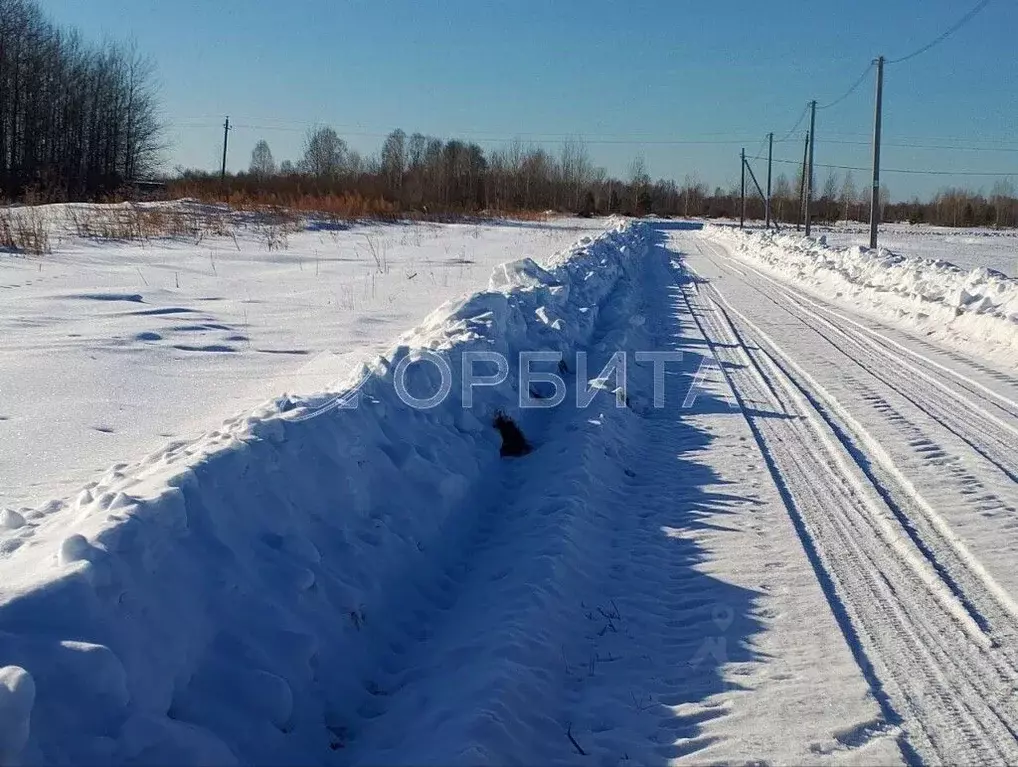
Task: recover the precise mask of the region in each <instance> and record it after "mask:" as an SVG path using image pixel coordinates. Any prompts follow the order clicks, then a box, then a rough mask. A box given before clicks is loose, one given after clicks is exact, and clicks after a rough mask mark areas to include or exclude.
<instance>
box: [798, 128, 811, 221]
mask: <svg viewBox="0 0 1018 767" xmlns="http://www.w3.org/2000/svg"><path fill="white" fill-rule="evenodd" d="M808 155H809V131H807V132H806V141H805V143H804V144H803V145H802V170H801V171H800V173H799V215H798V216H797V217H796V219H795V231H797V232H798V231H799V229H800V228H801V227H802V213H803V209H804V208H805V207H806V157H807V156H808Z"/></svg>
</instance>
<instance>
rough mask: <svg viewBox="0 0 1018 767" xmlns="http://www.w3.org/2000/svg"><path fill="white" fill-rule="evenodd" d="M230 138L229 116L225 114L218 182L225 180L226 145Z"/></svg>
mask: <svg viewBox="0 0 1018 767" xmlns="http://www.w3.org/2000/svg"><path fill="white" fill-rule="evenodd" d="M229 140H230V117H229V115H227V117H226V122H225V123H223V166H222V168H221V169H220V171H219V183H221V184H222V183H225V182H226V146H227V144H228V143H229Z"/></svg>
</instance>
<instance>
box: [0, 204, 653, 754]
mask: <svg viewBox="0 0 1018 767" xmlns="http://www.w3.org/2000/svg"><path fill="white" fill-rule="evenodd" d="M647 247H648V246H647V235H646V233H645V231H644V229H643V227H642V225H640V224H632V223H624V222H612V224H611V226H610V228H609V229H608V230H607V231H606V232H605V233H604V234H602V235H600V236H598V237H597V238H589V237H585V238H583V239H582V240H580V242H579V243H578V244H577V245H576V246H574V247H573V248H571V249H569V250H567V251H564V252H562V253H560V254H557V255H556V256H553V257H552V258H550V259H549V260H548V261H547V262H546V264H545V265H544V266H543V267H542V266H540V265H538V264H537V263H535V262H534V261H532V260H530V259H524V260H522V261H517V262H512V263H510V264H505V265H503V266H501V267H499V268H498V269H496V270H495V273H494V274H493V275H492V277H491V280H490V283H489V288H488V290H485V291H481V292H478V293H474V294H472V295H470V296H468V297H466V298H464V299H461V300H458V301H454V302H449V303H447V304H445V305H443V306H442V307H440V308H439V309H437V310H436V311H435V312H434V313H432V314H431V315H430V316H429V317H428V318H427V319H426V320H425V321H424V322H423V323H422V324H421V325H420V326H419V327H418V328H416V329H414V330H413V331H411V332H409V333H407V334H405V335H404V336H403V337H401V338H400V339H399V341H398V343H397V345H396V346H395V347H394V348H393V350H392V351H391V352H390V353H389V354H387V355H386V356H385V357H382V358H378V359H377V360H376V361H375V362H373V363H372V364H371V365H368V366H365V367H363V368H362V369H360V370H357V371H354V372H353V373H352V374H351V375H350V376H349V377H348V378H347V379H345V380H344V381H343V382H341V383H340V385H338V386H337V387H336V388H335V390H334V391H330V392H322V393H320V394H317V395H314V396H311V397H304V398H296V397H288V396H282V397H279V398H277V399H275V400H273V401H271V402H268V403H266V404H264V405H263V406H261V407H259V408H257V409H255V410H254V411H252V412H249V413H246V414H244V415H241V416H238V417H236V418H233V419H230V420H228V421H226V422H225V423H224V424H223V426H222V427H220V428H219V429H218V430H215V431H212V432H210V433H208V434H206V435H205V436H203V437H202V438H200V439H198V440H196V441H194V442H191V443H174V444H171V445H169V446H167V447H166V448H165V449H163V450H161V451H159V452H157V453H154V454H153V455H150V456H148V457H147V458H145V459H144V460H142V461H140V462H139V463H137V464H134V465H130V466H127V465H118V466H115V467H114V468H113V469H112V470H111V471H110V472H109V473H107V474H106V475H105V476H103V477H102V478H101V479H100V480H99V481H98V482H95V483H92V484H91V485H89V486H87V487H86V488H85V489H84V490H82V492H81V493H80V495H79V496H78V497H77V498H75V499H70V500H62V501H52V502H50V503H48V504H45V505H43V506H41V507H39V508H37V509H35V510H34V511H32V512H30V513H28V514H26V515H23V516H22V515H13V514H8V515H6V516H2V517H0V659H2V661H3V664H2V665H4V666H5V667H4V668H0V761H2V762H3V763H5V764H6V763H18V762H19V761H22V762H27V763H69V764H87V763H91V764H94V763H136V762H146V763H155V762H158V763H176V764H189V763H216V764H230V763H237V762H241V763H251V762H287V763H306V762H312V761H314V762H319V761H321V754H322V753H323V749H326V751H325V753H327V749H329V748H332V749H333V750H336V749H339V748H343V747H344V745H343V732H342V725H341V724H340V722H342V721H343V720H344V719H348V718H349V715H350V712H349V711H347V709H348V708H349V707H350V706H353V705H355V703H354V701H357V700H359V698H360V697H362V696H363V693H364V689H363V685H364V680H363V679H360V678H359V675H358V673H357V672H358V669H359V668H360V667H361V666H362V665H363V662H364V661H365V660H366V659H368V658H370V657H372V655H373V653H375V652H376V649H375V648H373V647H371V646H370V642H369V641H368V636H369V632H365V631H362V629H363V628H364V626H365V624H367V623H369V622H371V621H372V620H376V619H378V618H379V616H382V615H384V614H386V613H388V612H391V611H392V610H398V609H399V606H400V604H401V593H400V589H403V588H406V583H407V582H408V579H409V580H410V581H412V579H413V573H414V572H415V569H417V568H420V567H422V566H424V567H426V566H427V562H428V560H429V558H430V557H433V556H434V553H433V552H435V551H439V550H440V549H441V547H442V546H443V542H444V540H445V538H446V537H447V536H449V535H450V534H454V533H455V530H454V529H450V525H451V524H452V523H451V522H450V515H451V513H452V511H453V510H454V509H456V508H460V509H462V508H464V505H465V504H469V503H470V499H471V498H472V497H483V493H484V491H485V487H484V480H485V476H486V473H487V472H488V471H489V470H490V469H491V468H492V467H494V466H496V465H497V462H498V461H499V460H501V459H500V458H499V437H498V434H497V432H496V431H495V430H494V429H493V428H492V426H491V423H492V419H493V417H494V415H495V414H496V413H498V412H503V413H506V414H507V415H509V416H510V417H512V418H513V419H514V420H516V421H517V422H518V423H519V424H520V425H521V426H522V428H523V430H524V432H526V431H527V429H528V425H529V420H528V418H529V412H530V411H520V410H519V408H518V406H517V401H518V396H517V392H516V385H517V384H516V381H517V370H516V365H515V362H513V361H514V360H516V358H517V355H518V353H519V352H521V351H534V350H551V351H558V352H563V353H568V352H571V351H573V350H576V349H577V348H580V347H582V346H583V345H584V344H585V343H587V342H589V341H590V339H591V336H592V333H593V332H594V328H595V324H596V322H597V319H598V315H599V314H601V313H603V312H604V311H605V310H610V308H611V301H612V295H613V292H614V291H615V288H616V285H617V284H618V283H619V280H620V279H621V278H622V277H624V276H625V275H626V274H627V270H628V269H629V266H630V265H631V264H632V263H634V261H635V259H637V258H639V257H640V256H641V255H643V254H644V253H645V252H646V249H647ZM478 350H484V351H497V352H500V353H501V354H503V355H505V357H506V358H508V359H509V360H510V371H509V375H508V378H507V379H506V381H505V382H504V383H502V384H500V385H498V386H490V387H484V388H479V389H475V390H474V392H473V404H472V407H470V408H469V409H468V408H465V407H463V392H461V390H460V364H459V361H460V359H461V358H462V355H463V353H464V352H466V351H478ZM429 352H438V353H440V354H442V355H444V356H445V358H446V359H447V360H448V361H449V362H450V367H451V370H452V372H453V382H452V384H453V385H452V388H451V391H450V394H449V396H448V397H447V398H446V399H445V401H444V402H442V403H441V404H440V405H438V406H437V407H434V408H432V409H428V410H418V409H413V408H410V407H409V406H407V405H406V404H404V402H402V401H401V400H400V398H399V397H398V396H397V395H396V393H395V390H394V380H393V378H394V371H395V369H396V367H397V366H398V365H399V362H400V361H401V360H403V359H404V358H409V359H410V360H411V361H419V360H421V359H422V358H423V357H424V356H426V355H427V354H428V353H429ZM440 383H441V382H440V377H439V373H438V370H437V369H436V368H435V366H434V365H432V364H428V363H427V362H420V363H419V364H412V365H411V366H410V367H409V368H408V369H407V371H406V385H407V389H408V390H409V392H411V393H412V394H414V396H417V397H420V398H425V397H428V396H430V395H431V394H432V393H434V392H435V390H436V389H437V388H438V387H439V384H440ZM354 388H356V390H357V391H356V394H354V393H353V389H354ZM344 394H346V395H351V396H348V397H346V398H345V399H346V400H349V401H354V399H356V402H357V407H355V408H348V407H335V406H334V403H335V402H336V399H337V397H341V396H342V395H344ZM319 412H320V414H319V415H317V416H316V417H308V416H311V415H313V414H316V413H319ZM15 517H17V519H15ZM407 618H408V619H410V620H412V616H407Z"/></svg>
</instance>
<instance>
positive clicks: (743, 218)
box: [739, 147, 746, 229]
mask: <svg viewBox="0 0 1018 767" xmlns="http://www.w3.org/2000/svg"><path fill="white" fill-rule="evenodd" d="M739 157H740V159H741V160H742V208H741V209H740V210H741V212H740V213H739V228H740V229H742V228H743V227H744V226H745V225H746V148H745V147H743V149H742V154H741V155H739Z"/></svg>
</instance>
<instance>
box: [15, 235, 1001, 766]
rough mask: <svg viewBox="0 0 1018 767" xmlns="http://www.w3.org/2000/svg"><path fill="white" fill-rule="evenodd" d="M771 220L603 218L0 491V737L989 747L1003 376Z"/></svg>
mask: <svg viewBox="0 0 1018 767" xmlns="http://www.w3.org/2000/svg"><path fill="white" fill-rule="evenodd" d="M768 247H769V248H772V246H771V245H769V246H768ZM772 250H773V248H772ZM772 250H771V251H768V253H769V255H768V257H767V258H766V259H764V258H760V259H757V260H755V256H754V253H755V251H754V249H753V244H752V242H751V241H746V242H743V243H741V244H740V245H739V247H735V246H734V245H733V244H732V238H731V237H729V236H727V235H726V234H725V233H723V232H720V233H719V232H717V231H715V230H701V229H700V227H699V226H698V225H694V224H683V223H678V222H641V223H630V224H616V223H613V224H612V225H610V226H609V227H608V229H607V230H606V231H604V232H603V233H600V234H597V236H594V235H593V234H592V235H590V236H587V237H585V238H584V239H583V240H581V241H580V242H579V243H577V245H576V246H575V247H574V248H572V249H570V250H567V251H564V252H562V253H559V254H557V255H555V256H553V257H550V258H545V259H541V263H540V264H538V263H537V262H535V261H534V260H531V259H523V260H520V261H516V262H513V263H511V264H506V265H504V266H501V267H499V268H497V269H496V270H495V272H494V273H493V275H492V277H491V279H490V281H489V285H488V288H487V290H482V291H479V292H477V293H474V294H472V295H470V296H468V297H466V298H464V299H461V300H457V301H454V302H450V303H447V304H445V305H443V306H442V307H441V308H439V309H438V310H436V311H435V312H434V313H433V314H431V315H429V316H428V318H427V319H426V320H425V321H424V322H423V323H422V324H421V325H420V326H419V327H418V328H416V329H415V330H414V331H411V332H409V333H406V334H404V335H403V336H402V337H401V338H400V340H399V342H398V345H397V346H396V347H394V348H393V349H391V350H390V351H389V352H387V353H386V356H385V357H384V358H382V359H379V360H378V361H376V362H375V363H373V364H372V365H369V366H366V367H365V368H363V369H362V370H361V371H360V372H358V373H355V374H354V375H352V376H351V378H350V380H349V381H348V382H346V383H345V384H343V385H340V386H338V387H336V388H335V389H333V390H331V391H325V392H321V393H319V394H317V395H313V396H309V397H293V396H290V397H280V398H278V399H277V400H275V401H273V402H270V403H268V404H267V405H265V406H263V407H261V408H259V409H258V410H256V411H254V412H251V413H249V414H246V415H244V416H240V417H237V418H234V419H231V420H229V421H227V422H226V423H224V424H223V426H222V427H221V428H220V429H218V430H217V431H214V432H211V433H209V434H207V435H205V436H204V437H202V438H200V439H198V440H195V441H192V442H176V443H172V444H171V445H169V446H167V447H166V448H165V449H163V450H159V451H156V452H155V453H152V454H151V455H149V456H148V457H147V458H145V459H144V460H142V461H141V462H139V463H137V464H134V465H130V466H123V465H121V466H118V467H116V468H115V470H113V471H111V472H109V473H108V474H106V475H104V476H103V477H102V478H101V479H99V480H98V481H97V482H94V483H91V484H90V485H89V486H88V487H87V488H86V489H85V490H83V491H82V492H81V493H80V494H78V495H77V496H76V497H74V498H73V499H67V500H58V501H52V502H49V503H46V504H42V505H41V506H39V507H38V508H36V509H34V510H31V511H28V510H24V511H23V512H14V511H12V510H6V511H4V512H3V515H2V516H0V763H7V762H14V763H17V762H19V761H20V762H26V763H67V764H94V763H100V762H101V763H127V764H165V763H179V764H199V763H206V764H226V763H234V762H239V763H266V764H268V763H276V764H278V763H287V764H293V763H299V764H329V765H360V764H462V765H473V764H509V763H512V764H575V765H589V764H599V765H602V764H603V765H607V764H622V765H628V764H666V763H673V762H675V763H694V764H699V763H706V762H709V763H748V762H756V763H759V762H767V763H776V764H881V765H883V764H897V763H929V764H941V763H951V764H957V763H980V764H1014V763H1018V739H1016V733H1018V604H1016V601H1015V598H1016V595H1018V573H1016V572H1015V571H1014V568H1013V566H1012V565H1011V562H1013V552H1014V551H1015V550H1016V544H1018V540H1016V539H1018V508H1016V507H1018V497H1016V496H1018V493H1016V486H1018V485H1016V480H1018V457H1016V456H1018V382H1016V380H1015V378H1014V375H1013V371H1012V370H1008V369H1006V368H1001V367H1000V366H999V365H998V363H996V362H991V361H988V360H985V359H978V358H977V352H978V351H979V349H978V348H977V347H975V346H973V354H972V355H971V357H969V356H966V355H965V354H962V353H960V352H958V351H955V350H946V349H944V348H941V347H940V346H938V345H936V344H935V343H934V342H932V341H931V340H930V337H929V336H921V335H919V333H918V332H917V331H916V330H915V328H914V327H913V326H909V325H907V324H905V323H900V324H899V323H895V322H893V321H892V320H891V319H888V320H886V321H884V320H882V319H881V318H880V317H879V316H875V315H873V314H872V313H867V314H866V315H860V314H857V313H855V311H854V309H853V307H851V306H848V305H846V304H845V303H834V302H833V301H835V300H836V299H828V298H825V297H823V296H822V295H819V294H818V293H816V292H807V291H811V290H812V288H811V287H808V286H806V285H805V284H804V283H802V282H799V283H796V282H795V281H794V280H793V281H789V280H787V279H783V278H782V276H781V275H780V274H777V273H776V272H775V270H774V268H773V264H774V262H775V254H774V253H773V252H772ZM987 321H989V319H987ZM1002 321H1003V320H1002ZM995 332H996V331H995ZM1000 334H1005V331H1004V330H1000V331H999V333H997V335H1000ZM534 351H542V352H545V353H552V355H553V356H558V357H561V360H562V361H561V363H560V364H555V363H554V362H552V361H550V360H549V359H548V358H545V360H544V362H545V363H546V367H543V368H542V367H541V363H540V362H539V363H538V364H536V365H535V366H534V367H535V369H540V370H541V371H542V372H543V373H544V374H545V375H544V376H543V377H541V376H538V377H536V378H532V379H531V380H530V381H529V382H527V381H523V380H522V379H521V378H520V366H521V363H520V353H522V352H534ZM435 352H438V353H440V354H441V355H444V358H445V359H447V360H449V362H450V370H451V371H452V375H453V380H452V385H451V386H450V387H449V388H448V392H447V394H448V396H446V397H445V399H443V400H442V401H440V402H438V403H437V404H435V406H434V407H429V408H426V409H421V408H416V407H410V406H409V404H408V403H407V401H406V398H405V397H403V396H397V393H396V390H397V388H398V386H397V385H396V381H397V379H398V378H399V375H400V374H399V372H398V371H400V370H403V371H404V373H406V371H410V372H409V373H406V379H405V381H406V384H407V386H406V388H407V390H408V391H410V392H412V393H413V396H414V397H417V398H426V397H428V396H429V395H430V394H431V393H432V392H434V391H435V390H436V389H439V390H441V386H442V377H441V375H439V373H440V371H439V370H436V368H435V366H434V365H429V364H425V363H424V361H423V360H425V358H426V357H427V356H428V355H430V354H433V353H435ZM491 352H497V353H498V354H499V355H501V357H502V358H504V359H505V360H506V361H507V367H508V369H507V370H506V371H504V372H505V373H506V375H505V376H504V380H501V381H499V380H498V379H499V376H498V375H497V369H496V368H497V366H493V367H492V368H490V369H484V370H480V369H479V370H478V371H476V372H477V373H480V374H481V378H475V381H477V380H482V379H483V381H484V385H480V386H476V387H474V388H473V389H472V390H471V389H470V388H469V387H467V388H463V387H462V386H461V384H462V383H463V380H462V379H463V376H464V375H465V373H464V372H463V371H465V370H467V368H465V367H463V365H462V364H461V363H463V361H464V360H466V359H468V358H469V357H470V355H477V354H481V355H482V356H483V354H489V355H490V353H491ZM580 353H583V354H585V355H586V357H583V356H581V355H580ZM619 353H621V355H622V356H621V357H620V356H619ZM620 359H625V361H626V366H625V372H624V373H622V372H620V371H619V368H618V362H619V360H620ZM405 361H412V362H413V363H414V364H412V365H409V366H406V367H404V366H403V365H404V362H405ZM612 364H614V365H615V367H614V368H612V367H611V365H612ZM606 366H607V367H606ZM602 368H604V370H602ZM598 371H601V374H599V372H598ZM552 373H554V374H555V375H556V376H558V377H560V378H561V382H562V386H563V387H564V388H563V389H562V390H561V391H560V390H559V388H558V386H557V385H555V384H554V383H553V382H552V376H551V374H552ZM355 385H356V387H357V388H356V391H357V393H358V396H359V400H357V403H358V404H357V406H356V407H346V405H347V404H349V402H351V401H352V400H348V398H349V397H350V396H351V394H350V393H351V392H352V391H353V389H352V388H351V387H353V386H355ZM620 385H621V388H620ZM560 394H564V395H565V396H564V399H563V400H562V401H561V402H559V400H558V395H560ZM337 395H342V396H341V398H340V399H341V400H342V403H343V406H338V405H337V404H336V403H337V402H338V401H339V400H337V399H336V396H337ZM578 395H579V396H580V397H581V398H582V402H583V403H586V402H588V401H589V404H586V405H584V406H581V404H580V403H579V402H578V401H577V396H578ZM524 400H529V401H530V403H531V404H534V403H535V402H536V403H538V404H540V403H542V402H543V403H545V404H547V405H549V406H548V407H522V406H521V402H523V401H524ZM556 403H557V404H556ZM552 405H555V406H552ZM500 415H502V416H507V417H509V418H511V419H512V420H513V422H515V423H516V424H517V425H518V426H519V428H520V429H521V430H522V433H523V435H524V436H525V438H526V440H527V441H528V442H529V443H530V446H531V447H532V451H531V452H529V453H528V454H525V455H521V456H518V457H511V458H510V457H500V447H502V446H504V443H503V438H502V437H500V434H499V432H498V431H496V430H495V429H494V428H493V420H494V419H495V418H496V416H500Z"/></svg>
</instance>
